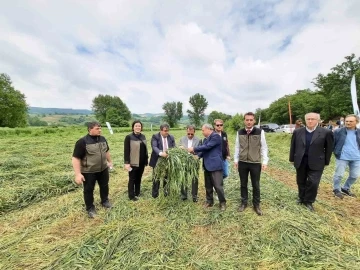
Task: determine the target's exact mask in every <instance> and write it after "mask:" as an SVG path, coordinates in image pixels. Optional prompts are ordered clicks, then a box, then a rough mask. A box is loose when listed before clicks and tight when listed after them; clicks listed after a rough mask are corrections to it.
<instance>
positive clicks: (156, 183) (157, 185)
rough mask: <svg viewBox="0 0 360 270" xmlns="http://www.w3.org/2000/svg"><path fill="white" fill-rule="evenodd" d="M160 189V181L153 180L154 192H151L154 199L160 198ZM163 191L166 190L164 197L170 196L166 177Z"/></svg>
mask: <svg viewBox="0 0 360 270" xmlns="http://www.w3.org/2000/svg"><path fill="white" fill-rule="evenodd" d="M153 173H154V171H153ZM159 189H160V180H158V179H153V184H152V191H151V195H152V197H153V198H157V197H159ZM163 189H164V195H165V196H167V195H168V194H169V191H168V190H167V188H166V177H165V180H164V182H163Z"/></svg>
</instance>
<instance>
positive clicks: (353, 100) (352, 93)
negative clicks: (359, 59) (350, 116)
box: [351, 74, 360, 115]
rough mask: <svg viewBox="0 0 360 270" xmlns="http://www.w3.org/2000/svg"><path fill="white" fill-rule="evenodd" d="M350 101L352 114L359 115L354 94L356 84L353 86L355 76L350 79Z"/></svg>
mask: <svg viewBox="0 0 360 270" xmlns="http://www.w3.org/2000/svg"><path fill="white" fill-rule="evenodd" d="M351 99H352V104H353V109H354V114H356V115H359V113H360V112H359V106H358V103H357V93H356V84H355V74H354V75H353V77H352V79H351Z"/></svg>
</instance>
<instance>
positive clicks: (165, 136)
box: [149, 124, 175, 198]
mask: <svg viewBox="0 0 360 270" xmlns="http://www.w3.org/2000/svg"><path fill="white" fill-rule="evenodd" d="M169 129H170V127H169V125H168V124H162V125H161V126H160V132H159V133H157V134H154V135H153V136H152V138H151V147H152V153H151V157H150V162H149V166H150V167H152V168H153V169H154V168H155V166H156V163H157V161H158V158H159V156H160V157H165V158H166V157H167V156H168V154H167V153H166V151H167V150H168V149H169V148H173V147H175V139H174V136H172V135H170V134H169ZM165 186H166V181H164V184H163V188H164V193H165V195H167V191H166V190H165ZM159 188H160V180H159V179H153V185H152V196H153V198H157V197H158V196H159Z"/></svg>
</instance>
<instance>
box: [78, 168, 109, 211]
mask: <svg viewBox="0 0 360 270" xmlns="http://www.w3.org/2000/svg"><path fill="white" fill-rule="evenodd" d="M82 175H83V176H84V178H85V182H84V183H83V185H84V201H85V205H86V210H87V211H88V210H90V208H92V207H94V189H95V183H96V181H97V182H98V184H99V189H100V199H101V203H104V202H106V201H107V200H108V199H109V198H108V197H109V170H108V169H107V168H106V169H105V170H103V171H102V172H98V173H83V174H82Z"/></svg>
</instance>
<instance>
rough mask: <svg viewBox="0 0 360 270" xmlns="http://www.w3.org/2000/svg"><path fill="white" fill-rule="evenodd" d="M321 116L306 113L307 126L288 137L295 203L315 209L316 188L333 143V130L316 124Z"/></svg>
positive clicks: (327, 162) (327, 161) (328, 160)
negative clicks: (293, 176)
mask: <svg viewBox="0 0 360 270" xmlns="http://www.w3.org/2000/svg"><path fill="white" fill-rule="evenodd" d="M319 120H320V115H319V114H318V113H308V114H306V115H305V122H306V127H303V128H299V129H295V130H294V132H293V135H292V138H291V147H290V158H289V160H290V162H291V163H293V164H294V167H295V168H296V182H297V185H298V192H299V199H298V203H303V204H304V205H305V206H306V207H307V208H308V209H309V210H310V211H314V207H313V203H314V202H315V199H316V196H317V191H318V187H319V183H320V179H321V176H322V173H323V171H324V167H325V166H326V165H329V163H330V158H331V154H332V150H333V145H334V138H333V133H332V132H331V130H329V129H325V128H321V127H319V126H318V123H319Z"/></svg>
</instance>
